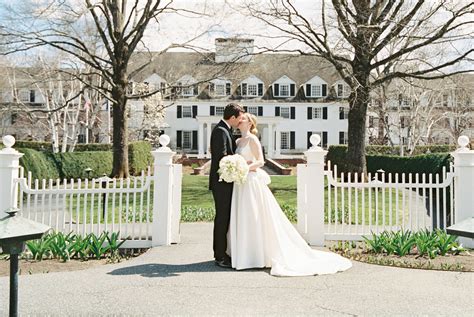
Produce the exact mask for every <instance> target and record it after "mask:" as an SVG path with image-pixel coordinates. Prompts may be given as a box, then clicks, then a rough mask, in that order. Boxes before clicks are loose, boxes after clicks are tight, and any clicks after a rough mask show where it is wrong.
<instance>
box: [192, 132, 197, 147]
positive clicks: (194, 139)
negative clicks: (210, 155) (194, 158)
mask: <svg viewBox="0 0 474 317" xmlns="http://www.w3.org/2000/svg"><path fill="white" fill-rule="evenodd" d="M197 149H198V132H197V131H196V130H194V131H193V150H197Z"/></svg>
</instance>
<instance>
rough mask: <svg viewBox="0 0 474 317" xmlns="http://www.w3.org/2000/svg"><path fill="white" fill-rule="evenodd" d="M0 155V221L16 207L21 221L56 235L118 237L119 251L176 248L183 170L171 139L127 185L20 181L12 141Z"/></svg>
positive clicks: (163, 138)
mask: <svg viewBox="0 0 474 317" xmlns="http://www.w3.org/2000/svg"><path fill="white" fill-rule="evenodd" d="M3 143H4V145H5V146H6V148H5V149H3V150H1V151H0V180H1V181H2V183H4V184H2V185H4V186H2V191H0V218H2V217H4V216H6V213H5V211H6V210H7V209H9V208H16V207H19V209H20V214H21V215H22V216H23V217H26V218H28V219H32V220H34V221H38V222H42V223H44V224H47V225H49V226H50V227H52V228H53V229H55V230H57V231H62V232H65V233H69V232H71V231H74V232H76V233H78V234H82V235H85V234H88V233H95V234H100V233H102V232H104V231H108V232H120V238H121V239H124V240H126V242H125V243H124V244H123V246H122V247H131V248H142V247H143V248H144V247H150V246H156V245H169V244H171V243H177V242H179V238H180V237H179V220H180V217H181V177H182V168H181V165H179V164H172V157H173V155H174V154H175V153H174V152H172V151H171V150H170V149H169V148H168V146H167V145H168V144H169V137H168V136H167V135H162V136H160V143H161V145H162V146H161V147H160V148H159V149H157V150H154V151H152V152H151V153H152V155H153V158H154V163H153V175H152V172H151V168H148V171H147V173H146V174H145V172H142V174H141V176H138V177H130V178H127V179H111V178H108V177H101V178H98V179H92V180H88V179H84V180H81V179H77V180H73V179H71V180H65V179H64V180H59V179H56V180H53V179H48V180H45V179H43V180H38V179H32V177H31V174H28V175H27V177H24V173H23V169H22V168H20V166H19V158H20V157H21V156H22V155H23V154H21V153H19V152H17V151H16V150H14V149H13V148H12V146H13V144H14V143H15V139H14V138H13V137H12V136H6V137H4V138H3Z"/></svg>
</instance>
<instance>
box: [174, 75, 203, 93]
mask: <svg viewBox="0 0 474 317" xmlns="http://www.w3.org/2000/svg"><path fill="white" fill-rule="evenodd" d="M177 86H178V87H179V95H180V96H183V97H191V96H197V95H198V85H197V84H196V80H195V79H194V78H193V77H192V76H189V75H185V76H183V77H181V78H180V79H179V80H178V81H177Z"/></svg>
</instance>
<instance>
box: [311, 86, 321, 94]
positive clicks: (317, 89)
mask: <svg viewBox="0 0 474 317" xmlns="http://www.w3.org/2000/svg"><path fill="white" fill-rule="evenodd" d="M311 96H312V97H321V86H320V85H311Z"/></svg>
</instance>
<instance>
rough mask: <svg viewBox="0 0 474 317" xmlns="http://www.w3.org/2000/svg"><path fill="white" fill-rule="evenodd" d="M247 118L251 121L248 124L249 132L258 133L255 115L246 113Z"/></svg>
mask: <svg viewBox="0 0 474 317" xmlns="http://www.w3.org/2000/svg"><path fill="white" fill-rule="evenodd" d="M245 115H246V116H247V119H248V120H249V122H250V123H251V125H250V133H252V134H254V135H257V134H258V129H257V117H256V116H255V115H253V114H251V113H246V114H245Z"/></svg>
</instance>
